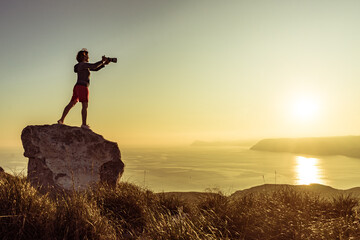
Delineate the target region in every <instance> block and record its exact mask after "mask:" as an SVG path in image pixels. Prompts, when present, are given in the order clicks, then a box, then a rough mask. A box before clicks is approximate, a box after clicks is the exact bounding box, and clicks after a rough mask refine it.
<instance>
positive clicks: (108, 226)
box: [0, 175, 360, 240]
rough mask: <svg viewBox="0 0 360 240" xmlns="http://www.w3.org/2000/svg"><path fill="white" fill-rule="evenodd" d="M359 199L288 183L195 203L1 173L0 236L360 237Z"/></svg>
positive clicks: (130, 189) (127, 188)
mask: <svg viewBox="0 0 360 240" xmlns="http://www.w3.org/2000/svg"><path fill="white" fill-rule="evenodd" d="M358 205H359V200H358V199H357V198H355V197H353V196H350V195H342V196H338V197H335V198H333V199H323V198H321V197H319V196H314V195H309V194H306V193H304V192H299V191H295V190H293V189H290V188H288V189H287V188H282V189H279V190H278V191H276V192H274V193H269V194H258V195H246V196H243V197H240V198H237V199H235V200H234V199H232V198H230V197H227V196H225V195H224V194H222V193H221V192H215V193H214V192H213V193H211V194H208V195H205V197H203V198H202V199H201V200H200V201H199V202H197V203H196V204H194V203H188V202H186V201H184V200H180V199H179V198H177V197H175V196H172V195H167V194H155V193H153V192H151V191H149V190H146V189H142V188H140V187H138V186H135V185H133V184H129V183H122V184H120V185H119V186H118V187H117V188H109V187H107V186H99V187H97V188H96V189H92V190H89V191H88V192H85V193H73V194H68V193H62V194H57V195H56V196H49V195H42V194H40V193H38V192H37V191H36V190H35V189H34V188H33V187H32V186H31V185H30V184H29V183H28V182H27V181H26V179H25V178H23V177H13V176H9V175H4V176H2V177H1V178H0V239H39V240H41V239H164V240H165V239H166V240H167V239H174V240H176V239H249V240H251V239H280V240H281V239H287V240H288V239H360V223H359V221H360V217H359V215H358V213H357V210H356V209H357V208H358Z"/></svg>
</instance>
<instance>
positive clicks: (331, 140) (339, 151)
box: [250, 136, 360, 158]
mask: <svg viewBox="0 0 360 240" xmlns="http://www.w3.org/2000/svg"><path fill="white" fill-rule="evenodd" d="M250 149H251V150H257V151H270V152H291V153H302V154H310V155H343V156H348V157H356V158H360V136H344V137H319V138H279V139H264V140H261V141H260V142H258V143H256V144H255V145H254V146H252V147H251V148H250Z"/></svg>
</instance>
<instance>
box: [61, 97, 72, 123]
mask: <svg viewBox="0 0 360 240" xmlns="http://www.w3.org/2000/svg"><path fill="white" fill-rule="evenodd" d="M76 103H77V101H70V102H69V104H68V105H66V107H65V108H64V111H63V114H62V116H61V118H60V120H59V121H58V123H60V124H63V123H64V121H65V117H66V115H67V114H68V113H69V111H70V109H71V108H72V107H73V106H75V104H76Z"/></svg>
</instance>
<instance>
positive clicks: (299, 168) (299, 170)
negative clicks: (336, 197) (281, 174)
mask: <svg viewBox="0 0 360 240" xmlns="http://www.w3.org/2000/svg"><path fill="white" fill-rule="evenodd" d="M295 173H296V184H299V185H309V184H311V183H320V184H324V182H323V180H322V179H321V169H320V167H319V159H317V158H307V157H301V156H297V157H296V166H295Z"/></svg>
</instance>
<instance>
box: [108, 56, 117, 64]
mask: <svg viewBox="0 0 360 240" xmlns="http://www.w3.org/2000/svg"><path fill="white" fill-rule="evenodd" d="M107 59H108V60H109V62H113V63H117V58H109V57H108V58H107Z"/></svg>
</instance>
